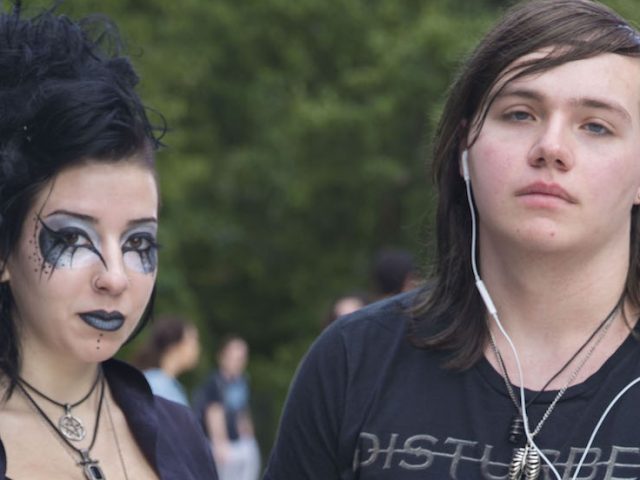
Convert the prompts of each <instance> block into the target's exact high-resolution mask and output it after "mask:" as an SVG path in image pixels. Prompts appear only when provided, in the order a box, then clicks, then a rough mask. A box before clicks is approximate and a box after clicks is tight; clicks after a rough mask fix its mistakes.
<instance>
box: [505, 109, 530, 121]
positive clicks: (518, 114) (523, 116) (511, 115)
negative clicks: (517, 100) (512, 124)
mask: <svg viewBox="0 0 640 480" xmlns="http://www.w3.org/2000/svg"><path fill="white" fill-rule="evenodd" d="M504 118H505V120H513V121H516V122H523V121H525V120H533V115H531V114H530V113H529V112H525V111H524V110H514V111H511V112H507V113H505V114H504Z"/></svg>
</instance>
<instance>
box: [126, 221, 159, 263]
mask: <svg viewBox="0 0 640 480" xmlns="http://www.w3.org/2000/svg"><path fill="white" fill-rule="evenodd" d="M159 248H160V246H159V245H158V242H157V241H156V234H155V230H154V231H150V230H146V229H145V230H136V231H133V232H129V233H127V235H126V237H125V240H124V243H123V244H122V253H123V255H124V261H125V264H126V265H127V266H128V267H129V268H131V269H132V270H135V271H137V272H141V273H153V272H155V271H156V268H158V249H159Z"/></svg>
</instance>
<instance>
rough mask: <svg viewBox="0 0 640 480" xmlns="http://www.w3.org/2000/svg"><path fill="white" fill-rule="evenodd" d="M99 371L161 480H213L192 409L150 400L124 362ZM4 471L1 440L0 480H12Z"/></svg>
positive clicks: (206, 447)
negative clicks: (103, 375)
mask: <svg viewBox="0 0 640 480" xmlns="http://www.w3.org/2000/svg"><path fill="white" fill-rule="evenodd" d="M103 370H104V374H105V378H106V379H107V382H108V384H109V387H110V388H111V392H112V394H113V397H114V400H115V401H116V403H117V404H118V406H119V407H120V409H121V410H122V412H123V413H124V416H125V417H126V419H127V422H128V423H129V429H130V430H131V432H132V433H133V436H134V438H135V439H136V441H137V442H138V445H139V446H140V449H141V450H142V453H143V454H144V456H145V457H146V458H147V461H148V462H149V464H150V465H152V466H153V468H154V469H155V471H156V473H157V474H158V476H159V477H160V479H161V480H217V479H218V476H217V474H216V469H215V465H214V463H213V458H212V456H211V449H210V447H209V443H208V441H207V440H206V438H205V437H204V434H203V432H202V428H201V427H200V425H199V424H198V422H197V421H196V419H195V417H194V415H193V413H192V412H191V410H189V409H188V408H186V407H184V406H182V405H178V404H177V403H174V402H171V401H169V400H165V399H164V398H161V397H157V396H154V395H153V394H152V393H151V389H150V388H149V385H148V384H147V381H146V380H145V378H144V375H142V373H140V372H139V371H138V370H136V369H135V368H133V367H131V366H129V365H127V364H126V363H124V362H121V361H119V360H114V359H112V360H108V361H106V362H104V364H103ZM1 433H2V432H0V437H1ZM6 471H7V458H6V453H5V450H4V446H3V444H2V442H1V440H0V480H11V479H10V478H9V477H7V476H6ZM15 480H23V479H15Z"/></svg>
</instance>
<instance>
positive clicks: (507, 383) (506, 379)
mask: <svg viewBox="0 0 640 480" xmlns="http://www.w3.org/2000/svg"><path fill="white" fill-rule="evenodd" d="M614 318H615V315H611V318H610V319H609V321H608V322H607V323H606V324H605V325H604V327H603V328H602V330H601V331H600V334H599V335H598V338H597V339H596V341H595V342H594V343H593V345H592V346H591V348H590V349H589V350H588V351H587V354H586V355H585V356H584V358H583V359H582V361H581V362H580V363H579V364H578V366H577V367H576V369H575V370H574V371H573V372H572V373H571V375H570V376H569V379H568V380H567V383H566V384H565V385H564V386H563V387H562V388H561V389H560V390H559V391H558V393H557V394H556V396H555V398H554V399H553V401H552V402H551V405H549V407H548V408H547V410H546V411H545V412H544V415H543V416H542V418H541V419H540V421H539V422H538V425H537V426H536V428H535V430H534V431H533V432H531V437H534V436H536V435H537V434H538V432H540V430H541V429H542V425H543V424H544V422H545V421H546V420H547V418H549V415H551V412H552V411H553V409H554V408H555V407H556V404H557V403H558V402H559V401H560V398H561V397H562V396H563V395H564V393H565V392H566V391H567V389H568V388H569V387H570V386H571V384H572V383H573V381H574V380H575V379H576V377H577V376H578V374H579V373H580V370H582V367H584V365H585V364H586V363H587V361H588V360H589V359H590V358H591V356H592V355H593V352H595V350H596V348H597V347H598V345H599V344H600V342H602V340H603V339H604V337H605V335H606V333H607V331H608V330H609V327H610V326H611V324H612V323H613V319H614ZM489 340H490V341H491V347H492V348H493V353H494V354H495V356H496V358H497V360H498V364H499V365H500V370H502V378H503V380H504V384H505V386H506V387H507V392H508V393H509V397H511V401H512V402H513V404H514V405H515V406H516V408H517V409H518V411H519V412H520V415H523V412H522V408H521V407H520V403H519V402H518V400H517V398H516V394H515V392H514V391H513V388H512V387H511V382H510V381H509V375H508V374H507V368H506V366H505V364H504V360H503V359H502V355H501V354H500V350H498V345H496V340H495V338H494V337H493V332H491V330H489Z"/></svg>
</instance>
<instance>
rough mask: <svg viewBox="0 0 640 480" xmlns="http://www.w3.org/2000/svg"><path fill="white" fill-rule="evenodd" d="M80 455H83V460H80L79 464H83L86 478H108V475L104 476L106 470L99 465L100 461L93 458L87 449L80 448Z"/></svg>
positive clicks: (101, 479)
mask: <svg viewBox="0 0 640 480" xmlns="http://www.w3.org/2000/svg"><path fill="white" fill-rule="evenodd" d="M80 455H82V460H81V461H80V462H79V465H82V471H83V472H84V478H86V479H87V480H106V478H107V477H105V476H104V472H103V471H102V469H101V468H100V466H99V465H98V461H97V460H93V459H92V458H91V457H90V456H89V452H88V451H87V450H80Z"/></svg>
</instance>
